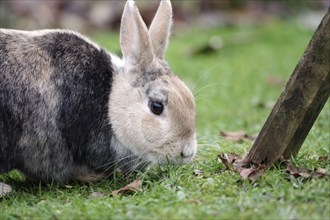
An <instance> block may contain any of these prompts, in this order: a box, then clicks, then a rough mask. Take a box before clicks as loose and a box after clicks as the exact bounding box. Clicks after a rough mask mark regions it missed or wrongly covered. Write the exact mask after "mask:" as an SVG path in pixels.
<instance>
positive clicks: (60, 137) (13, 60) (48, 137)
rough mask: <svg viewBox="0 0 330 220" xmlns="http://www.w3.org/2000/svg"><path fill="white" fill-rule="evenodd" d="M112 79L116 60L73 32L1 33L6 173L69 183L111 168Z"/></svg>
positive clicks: (1, 135) (0, 138)
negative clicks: (15, 171) (112, 61)
mask: <svg viewBox="0 0 330 220" xmlns="http://www.w3.org/2000/svg"><path fill="white" fill-rule="evenodd" d="M112 75H113V69H112V65H111V57H110V55H109V54H108V53H107V52H105V51H104V50H102V49H99V48H97V47H95V46H94V45H92V44H90V43H88V42H86V41H85V40H84V39H82V38H81V37H80V36H78V35H76V34H74V33H70V32H63V31H61V32H49V33H46V34H43V35H35V36H33V35H30V34H25V33H24V32H21V33H10V32H0V173H4V172H7V171H9V170H12V169H18V170H21V171H22V172H23V173H25V174H26V175H28V176H30V177H33V178H37V179H41V180H46V181H48V180H52V179H54V180H57V181H67V180H69V179H71V178H72V177H75V176H79V175H84V174H85V173H84V172H90V171H93V172H96V173H97V172H103V171H104V169H106V168H108V166H104V167H102V165H104V164H107V163H109V162H111V161H114V160H115V159H116V154H115V152H114V151H113V150H112V149H111V148H110V145H111V137H112V131H111V125H110V122H109V121H108V117H107V114H108V112H107V111H108V110H107V109H108V101H109V94H110V91H111V83H112ZM102 168H103V169H102Z"/></svg>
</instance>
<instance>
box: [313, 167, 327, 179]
mask: <svg viewBox="0 0 330 220" xmlns="http://www.w3.org/2000/svg"><path fill="white" fill-rule="evenodd" d="M315 174H316V176H317V177H319V178H322V177H325V176H326V175H327V170H326V169H323V168H317V169H316V170H315Z"/></svg>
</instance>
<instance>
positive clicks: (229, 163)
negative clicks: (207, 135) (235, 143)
mask: <svg viewBox="0 0 330 220" xmlns="http://www.w3.org/2000/svg"><path fill="white" fill-rule="evenodd" d="M218 157H219V158H220V160H221V161H222V163H223V164H224V165H225V166H226V168H227V169H229V170H231V169H233V168H234V163H235V162H238V161H240V160H242V157H241V156H240V155H237V154H234V153H230V154H226V153H221V154H219V155H218Z"/></svg>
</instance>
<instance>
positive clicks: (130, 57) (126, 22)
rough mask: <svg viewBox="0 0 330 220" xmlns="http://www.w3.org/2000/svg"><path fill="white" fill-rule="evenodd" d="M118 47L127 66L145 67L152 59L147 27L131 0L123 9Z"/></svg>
mask: <svg viewBox="0 0 330 220" xmlns="http://www.w3.org/2000/svg"><path fill="white" fill-rule="evenodd" d="M120 46H121V50H122V53H123V58H124V61H125V64H127V65H137V64H139V65H146V64H147V63H148V62H150V61H151V60H152V59H153V52H152V46H151V42H150V39H149V36H148V29H147V26H146V25H145V23H144V21H143V20H142V17H141V15H140V13H139V11H138V9H137V7H136V5H135V2H134V1H133V0H128V1H127V2H126V5H125V8H124V12H123V16H122V19H121V26H120Z"/></svg>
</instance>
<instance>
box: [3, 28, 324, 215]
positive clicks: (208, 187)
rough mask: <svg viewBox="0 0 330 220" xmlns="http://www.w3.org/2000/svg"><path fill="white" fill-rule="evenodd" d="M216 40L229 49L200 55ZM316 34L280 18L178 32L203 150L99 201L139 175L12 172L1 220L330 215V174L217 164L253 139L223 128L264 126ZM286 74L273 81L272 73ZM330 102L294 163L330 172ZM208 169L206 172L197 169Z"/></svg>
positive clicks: (175, 52) (181, 68) (172, 58)
mask: <svg viewBox="0 0 330 220" xmlns="http://www.w3.org/2000/svg"><path fill="white" fill-rule="evenodd" d="M211 36H219V37H220V38H221V39H222V41H223V45H224V47H223V48H222V49H220V51H219V52H218V53H214V54H201V55H196V56H192V55H191V52H189V51H195V50H196V48H200V47H202V46H203V45H204V44H205V43H206V42H207V41H208V40H209V38H210V37H211ZM311 36H312V33H311V32H308V31H304V30H303V29H300V28H299V27H298V26H297V25H296V24H295V23H294V22H292V21H287V22H281V21H273V22H271V23H269V24H267V25H265V26H245V27H230V28H222V29H215V30H200V29H194V30H189V31H187V32H184V33H177V32H175V34H174V36H173V37H172V39H171V43H170V46H169V49H168V53H167V60H168V62H169V64H170V66H171V67H172V70H173V71H174V72H175V73H177V75H179V76H180V77H181V78H182V79H184V80H185V81H186V82H187V83H188V85H189V86H190V87H191V88H192V90H193V91H194V92H195V93H196V94H195V96H196V99H197V101H196V103H197V133H198V139H199V150H198V153H197V156H196V159H195V160H194V161H193V162H192V163H191V164H189V165H185V166H182V167H170V166H169V167H162V168H160V167H153V168H152V169H150V170H148V171H146V172H144V173H139V174H137V177H139V178H141V179H142V180H143V186H142V189H141V191H139V192H138V193H136V194H134V195H128V196H118V197H108V196H107V197H102V198H91V197H90V193H92V192H104V193H107V194H109V193H110V192H111V191H112V190H114V189H118V188H120V187H122V186H124V185H125V184H126V183H128V182H130V181H131V180H133V177H131V178H130V179H125V178H120V177H118V178H116V179H113V180H105V181H102V182H99V183H93V184H78V183H77V184H73V185H70V186H59V185H57V184H49V185H46V186H44V185H38V184H32V183H29V182H26V181H24V180H23V179H22V178H21V176H20V175H19V174H17V173H16V172H11V173H10V174H7V175H2V176H0V180H2V181H4V182H7V183H10V184H12V185H14V188H15V189H14V191H13V193H12V194H11V196H10V197H7V198H2V199H1V200H0V210H1V211H0V219H35V218H41V219H81V218H86V219H129V218H131V219H155V218H157V219H159V218H161V219H206V218H214V219H215V218H216V219H219V218H221V219H252V218H253V219H329V218H330V217H329V212H330V207H329V206H330V205H329V204H330V201H329V200H330V198H329V197H330V188H329V187H330V186H329V185H330V184H329V176H327V177H325V178H322V179H318V178H312V179H310V180H306V179H303V178H298V179H296V178H293V177H290V176H289V175H288V174H287V173H286V172H285V169H280V168H272V169H270V170H268V172H266V173H265V174H264V175H263V176H262V177H261V178H260V179H259V180H257V182H255V183H250V182H248V181H245V180H244V181H242V180H240V178H239V176H238V175H237V174H236V173H234V172H231V171H227V170H225V168H224V165H223V164H221V163H220V162H219V161H218V160H217V155H218V154H219V153H220V152H236V153H239V154H244V153H246V152H248V150H249V149H250V147H251V145H252V142H243V143H236V142H229V141H226V140H224V139H223V138H221V137H220V136H219V133H220V131H236V130H243V131H246V132H247V133H249V134H256V133H258V132H259V131H260V129H261V127H262V125H263V123H264V122H265V120H266V118H267V116H268V114H269V113H270V111H271V108H269V107H264V106H265V105H267V104H268V103H270V102H275V101H276V99H277V97H278V96H279V95H280V92H281V91H282V90H283V88H284V82H285V81H286V80H287V79H288V78H289V76H290V74H291V73H292V71H293V69H294V67H295V65H296V64H297V62H298V61H299V59H300V56H301V55H302V53H303V51H304V49H305V48H306V46H307V44H308V42H309V40H310V38H311ZM93 38H94V39H95V40H96V41H97V42H99V43H100V44H101V45H103V46H104V47H107V48H109V50H111V51H119V47H118V45H119V43H118V35H117V34H108V33H100V34H96V35H95V36H94V37H93ZM269 76H275V77H277V78H280V79H282V80H283V83H281V84H278V85H269V83H268V82H267V78H268V77H269ZM329 121H330V105H329V102H328V103H327V105H326V106H325V108H324V109H323V111H322V112H321V114H320V116H319V118H318V120H317V121H316V123H315V125H314V126H313V128H312V130H311V132H310V134H309V135H308V137H307V139H306V141H305V143H304V145H303V147H302V149H301V151H300V152H299V154H298V156H297V157H296V158H294V163H295V164H296V165H297V166H298V167H305V168H310V169H314V168H318V167H321V168H325V169H327V171H328V173H329V172H330V165H329V164H330V163H329V159H328V160H326V161H321V160H318V158H319V156H330V148H329V142H330V137H329V128H330V124H329ZM196 169H198V170H201V171H202V172H203V173H202V175H201V176H195V175H193V171H194V170H196Z"/></svg>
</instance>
